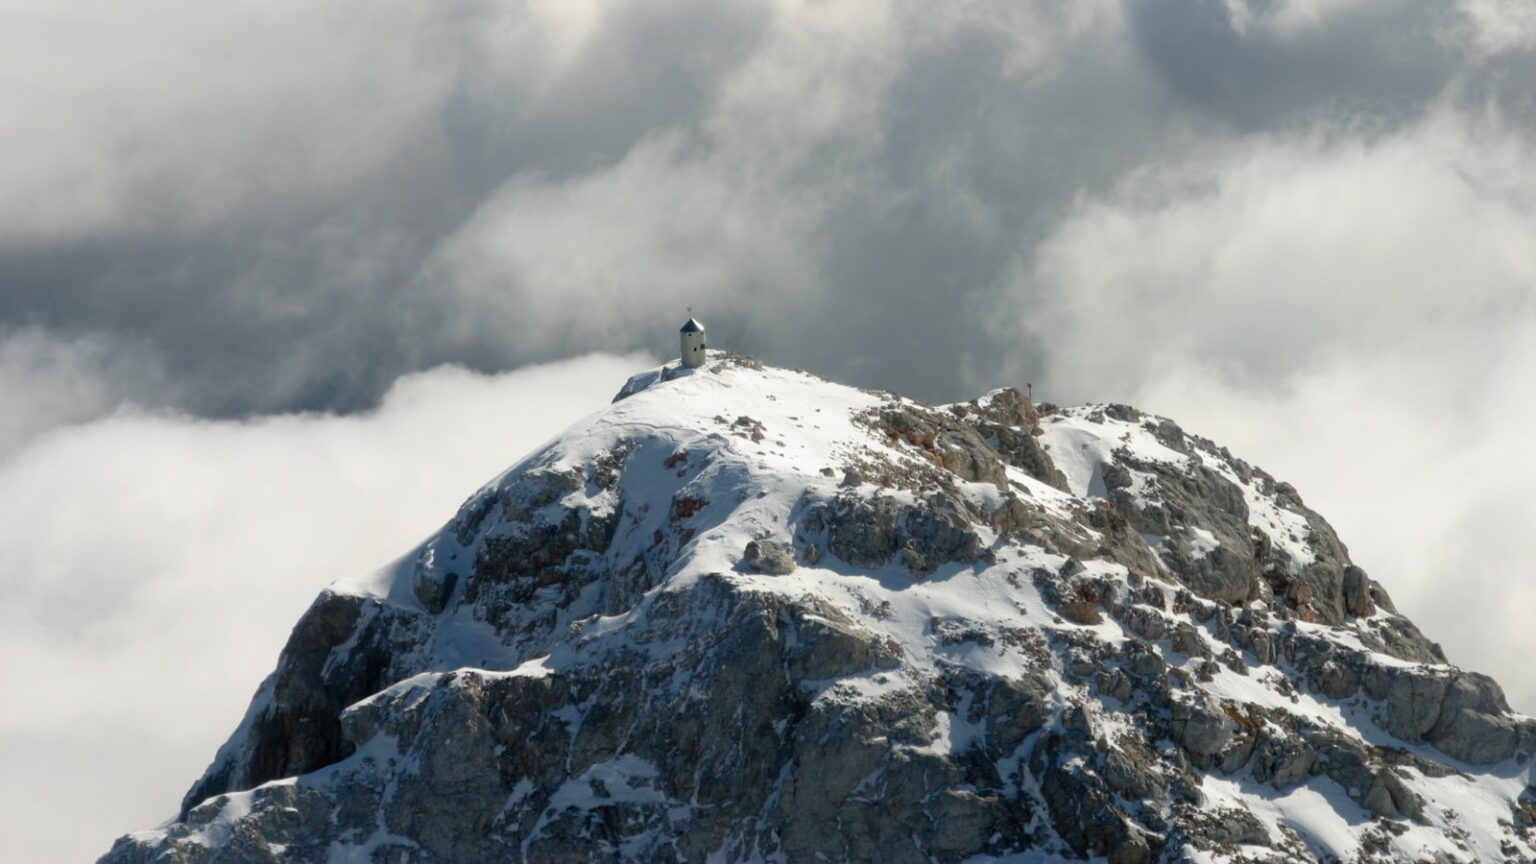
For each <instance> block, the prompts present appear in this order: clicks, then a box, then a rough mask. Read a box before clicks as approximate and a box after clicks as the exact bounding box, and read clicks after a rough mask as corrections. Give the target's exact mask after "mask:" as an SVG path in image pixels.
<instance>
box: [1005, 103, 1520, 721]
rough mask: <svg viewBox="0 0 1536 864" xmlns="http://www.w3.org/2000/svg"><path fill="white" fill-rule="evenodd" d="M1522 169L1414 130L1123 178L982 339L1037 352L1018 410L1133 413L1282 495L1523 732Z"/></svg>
mask: <svg viewBox="0 0 1536 864" xmlns="http://www.w3.org/2000/svg"><path fill="white" fill-rule="evenodd" d="M1533 157H1536V148H1533V146H1532V144H1531V142H1530V141H1528V140H1526V139H1525V138H1524V137H1523V136H1521V135H1519V134H1518V133H1516V132H1512V131H1511V130H1510V129H1508V128H1507V127H1506V126H1505V125H1503V124H1502V123H1500V122H1498V121H1497V120H1490V119H1487V118H1474V117H1468V116H1465V115H1462V114H1458V113H1455V112H1438V113H1436V114H1434V115H1431V116H1430V117H1428V118H1426V119H1425V120H1424V121H1423V122H1421V123H1420V124H1418V125H1416V126H1414V127H1412V128H1408V129H1405V130H1403V131H1401V132H1398V133H1394V134H1390V135H1385V136H1381V137H1379V138H1375V139H1371V140H1361V139H1358V138H1355V137H1350V136H1338V135H1332V134H1319V133H1306V134H1296V135H1288V136H1267V137H1265V138H1262V139H1253V140H1247V141H1244V142H1242V143H1241V144H1237V145H1233V146H1217V147H1212V148H1206V149H1205V150H1202V151H1200V152H1198V153H1196V154H1193V155H1192V156H1191V157H1190V158H1188V159H1187V160H1178V161H1175V162H1172V163H1169V164H1166V165H1158V166H1148V167H1147V168H1146V169H1144V170H1143V171H1141V172H1138V173H1137V174H1136V175H1135V176H1134V177H1132V178H1130V179H1129V180H1128V181H1127V182H1126V183H1125V184H1124V185H1123V186H1122V187H1121V188H1119V189H1118V190H1116V191H1115V192H1114V193H1113V194H1111V195H1108V196H1106V197H1104V198H1102V199H1097V200H1092V201H1084V202H1082V203H1081V204H1080V206H1079V207H1078V208H1077V210H1076V212H1075V213H1074V214H1073V215H1072V216H1071V217H1070V218H1068V219H1066V220H1064V221H1063V222H1062V223H1061V224H1060V225H1059V226H1058V229H1057V231H1056V232H1055V233H1054V234H1053V235H1052V236H1051V237H1050V238H1049V239H1048V240H1047V241H1046V242H1045V243H1044V244H1043V245H1042V248H1041V253H1040V254H1039V255H1038V256H1037V257H1036V258H1034V259H1033V260H1031V261H1029V262H1028V263H1022V264H1021V265H1020V268H1019V270H1018V271H1017V272H1016V273H1015V276H1014V283H1013V287H1012V289H1011V290H1007V291H1005V292H1003V294H1002V296H1001V299H1000V303H1001V304H1004V305H1006V306H1007V307H1008V308H1010V309H1011V310H1012V312H1013V314H1012V316H1010V317H1009V318H1007V319H1006V320H1005V323H1004V325H1003V326H1004V327H1006V328H1007V329H1010V330H1013V331H1015V332H1018V331H1023V332H1026V333H1030V334H1032V335H1033V336H1034V337H1035V338H1036V339H1038V340H1041V341H1048V342H1050V343H1051V344H1053V345H1054V346H1055V350H1054V351H1053V352H1052V353H1051V355H1050V358H1049V359H1050V366H1049V369H1048V375H1047V380H1046V386H1045V387H1043V388H1041V390H1040V391H1037V392H1044V393H1047V394H1051V393H1057V394H1060V395H1059V396H1058V397H1057V398H1059V399H1063V400H1065V401H1074V400H1078V399H1090V398H1091V399H1110V398H1113V399H1120V400H1125V401H1130V402H1134V403H1136V404H1139V405H1142V406H1143V407H1146V408H1148V409H1151V410H1156V411H1159V412H1161V413H1164V414H1167V415H1169V416H1172V417H1174V418H1176V419H1179V420H1180V421H1181V422H1183V423H1185V424H1186V425H1187V427H1188V428H1190V429H1192V430H1194V431H1197V432H1200V433H1202V434H1205V435H1208V436H1210V437H1213V438H1215V439H1217V440H1219V441H1221V442H1222V443H1223V444H1226V445H1228V446H1230V447H1231V448H1232V449H1233V450H1235V451H1237V452H1238V453H1239V454H1242V455H1244V456H1246V457H1248V458H1250V459H1252V460H1254V461H1256V462H1258V463H1259V464H1260V465H1261V466H1263V467H1265V468H1267V469H1268V470H1270V471H1271V472H1272V473H1275V474H1277V475H1278V476H1281V477H1283V478H1285V479H1288V480H1290V481H1292V482H1294V483H1295V484H1296V485H1297V486H1298V488H1300V489H1301V490H1302V493H1303V494H1304V495H1305V496H1306V497H1307V499H1308V500H1309V502H1310V503H1311V504H1312V505H1313V507H1314V508H1316V509H1318V510H1319V511H1320V512H1322V513H1323V514H1324V515H1325V516H1326V517H1328V518H1329V519H1330V520H1331V521H1333V523H1334V524H1335V526H1336V527H1337V528H1339V530H1340V534H1341V536H1342V537H1343V538H1344V539H1345V541H1346V542H1347V543H1349V544H1350V546H1351V548H1352V550H1353V552H1354V557H1355V559H1356V560H1357V561H1358V562H1360V563H1361V564H1362V565H1363V566H1365V567H1366V568H1367V569H1368V570H1370V571H1371V572H1372V573H1373V574H1374V575H1375V576H1376V578H1377V579H1379V580H1381V581H1382V582H1383V583H1384V584H1385V585H1386V586H1387V588H1388V589H1389V590H1390V591H1391V592H1392V593H1394V595H1395V596H1396V597H1397V599H1398V600H1399V601H1400V606H1401V607H1402V608H1403V611H1404V612H1406V613H1407V614H1408V615H1409V616H1410V617H1411V618H1413V619H1414V620H1415V621H1416V622H1417V623H1418V624H1419V625H1420V626H1421V627H1423V628H1424V629H1425V631H1426V632H1428V633H1429V634H1430V635H1431V636H1432V637H1433V638H1437V639H1442V640H1444V642H1445V643H1446V647H1447V650H1448V652H1449V654H1450V656H1451V657H1452V659H1453V660H1455V661H1457V662H1459V663H1461V664H1463V665H1466V666H1470V667H1472V668H1476V669H1480V670H1482V671H1486V672H1489V673H1492V674H1494V676H1495V677H1496V678H1498V679H1499V680H1500V681H1502V682H1503V684H1504V685H1505V687H1506V688H1507V689H1508V691H1509V693H1510V696H1511V698H1512V699H1513V700H1514V702H1515V703H1516V704H1517V705H1519V706H1520V707H1522V708H1524V709H1525V710H1527V711H1531V710H1536V681H1533V680H1531V678H1530V676H1529V674H1528V669H1527V668H1526V663H1525V660H1524V658H1526V657H1528V656H1530V653H1531V652H1532V651H1536V633H1533V632H1532V631H1531V629H1530V627H1529V626H1528V621H1527V620H1526V619H1527V618H1528V617H1529V614H1528V612H1529V610H1530V609H1531V608H1536V605H1533V604H1536V578H1533V571H1532V570H1531V569H1530V568H1529V567H1526V566H1525V565H1524V564H1523V563H1522V562H1525V561H1529V560H1536V540H1533V539H1531V538H1530V537H1529V535H1528V532H1523V531H1521V530H1519V529H1518V528H1517V527H1516V523H1517V522H1518V520H1519V519H1520V518H1524V517H1527V516H1528V515H1529V512H1530V510H1529V507H1528V505H1523V504H1521V503H1519V502H1520V500H1521V497H1522V493H1521V491H1520V490H1522V489H1527V488H1530V487H1531V485H1532V484H1533V483H1536V460H1532V459H1531V458H1530V455H1529V454H1528V453H1526V452H1525V450H1526V448H1525V446H1524V445H1523V444H1522V443H1521V442H1522V441H1523V440H1524V438H1525V437H1526V436H1528V434H1529V430H1530V429H1531V428H1533V427H1536V406H1532V405H1531V404H1529V401H1528V400H1526V399H1524V398H1523V394H1524V392H1525V391H1528V390H1529V389H1530V384H1531V382H1532V381H1536V348H1533V347H1532V346H1536V294H1533V292H1532V287H1531V286H1532V285H1536V249H1533V248H1532V247H1531V244H1530V243H1529V238H1530V237H1532V236H1536V167H1533V166H1536V158H1533ZM1515 514H1521V515H1515Z"/></svg>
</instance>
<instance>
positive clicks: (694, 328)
mask: <svg viewBox="0 0 1536 864" xmlns="http://www.w3.org/2000/svg"><path fill="white" fill-rule="evenodd" d="M677 332H679V333H703V332H704V325H703V324H700V323H699V319H697V318H689V319H688V323H686V324H684V325H683V326H682V327H680V328H678V331H677Z"/></svg>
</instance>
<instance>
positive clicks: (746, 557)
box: [742, 540, 795, 576]
mask: <svg viewBox="0 0 1536 864" xmlns="http://www.w3.org/2000/svg"><path fill="white" fill-rule="evenodd" d="M742 560H743V561H745V562H746V565H747V566H748V567H750V568H752V569H753V570H756V571H757V572H759V573H767V574H769V575H772V576H784V575H786V574H789V573H793V572H795V549H794V547H793V546H790V545H789V544H788V543H776V542H774V541H772V540H753V541H751V542H749V543H747V548H746V549H745V550H744V551H743V552H742Z"/></svg>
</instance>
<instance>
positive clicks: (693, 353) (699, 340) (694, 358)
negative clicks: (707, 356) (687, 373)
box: [677, 316, 704, 368]
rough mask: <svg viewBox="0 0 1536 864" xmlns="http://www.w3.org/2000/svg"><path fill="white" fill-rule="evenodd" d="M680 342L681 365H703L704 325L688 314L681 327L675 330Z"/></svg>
mask: <svg viewBox="0 0 1536 864" xmlns="http://www.w3.org/2000/svg"><path fill="white" fill-rule="evenodd" d="M677 336H678V339H679V341H680V342H681V343H682V353H683V365H684V366H686V367H689V368H693V367H695V366H703V365H704V325H703V324H700V323H699V320H698V319H697V318H694V317H692V316H689V318H688V321H687V322H686V323H684V324H683V326H682V329H680V330H678V331H677Z"/></svg>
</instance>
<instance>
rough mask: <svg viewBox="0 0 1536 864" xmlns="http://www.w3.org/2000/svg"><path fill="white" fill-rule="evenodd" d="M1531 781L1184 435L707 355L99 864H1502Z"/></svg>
mask: <svg viewBox="0 0 1536 864" xmlns="http://www.w3.org/2000/svg"><path fill="white" fill-rule="evenodd" d="M1533 749H1536V721H1533V720H1532V719H1531V718H1528V717H1523V716H1520V715H1517V714H1514V713H1512V712H1511V711H1510V709H1509V706H1508V705H1507V704H1506V702H1505V700H1504V697H1503V694H1502V692H1501V691H1500V690H1499V688H1498V686H1497V685H1496V684H1495V683H1494V682H1493V681H1492V680H1490V679H1488V678H1486V677H1485V676H1481V675H1478V674H1475V673H1471V672H1466V671H1463V670H1460V669H1457V668H1455V667H1453V666H1450V665H1448V664H1447V663H1446V658H1445V657H1444V655H1443V654H1442V652H1441V651H1440V649H1439V647H1438V646H1436V645H1435V644H1434V643H1433V642H1431V641H1429V640H1428V639H1427V638H1425V637H1424V636H1423V634H1421V633H1420V632H1419V630H1418V629H1417V628H1416V627H1414V625H1413V624H1412V623H1411V622H1410V621H1408V620H1407V619H1406V618H1403V617H1402V616H1401V615H1399V614H1397V612H1396V611H1395V608H1394V607H1393V605H1392V603H1391V600H1390V598H1389V597H1388V596H1387V595H1386V592H1385V591H1384V590H1383V589H1382V587H1381V586H1380V585H1379V584H1377V583H1376V582H1375V581H1373V580H1372V579H1371V578H1370V577H1369V576H1367V575H1366V573H1365V572H1364V571H1363V570H1361V569H1360V568H1359V567H1358V566H1356V565H1355V564H1354V563H1353V562H1352V561H1351V560H1350V559H1349V555H1348V552H1347V550H1346V549H1345V547H1344V546H1343V544H1342V543H1341V542H1340V541H1339V539H1338V537H1337V536H1336V535H1335V533H1334V532H1333V530H1332V529H1331V528H1330V527H1329V526H1328V524H1327V523H1326V522H1325V521H1324V520H1323V519H1322V518H1321V517H1320V516H1318V515H1317V514H1316V513H1314V512H1312V511H1311V510H1309V509H1308V508H1307V507H1306V506H1305V505H1304V504H1303V503H1302V501H1301V498H1300V497H1299V495H1297V493H1296V491H1295V490H1294V489H1292V488H1291V487H1290V486H1288V485H1286V484H1284V483H1282V482H1278V481H1276V480H1274V479H1273V478H1271V477H1270V476H1269V475H1267V474H1265V473H1264V472H1262V471H1260V470H1259V469H1257V468H1254V467H1252V466H1250V465H1248V464H1247V463H1245V462H1243V461H1241V460H1239V459H1237V458H1236V457H1234V456H1232V455H1231V454H1230V453H1229V452H1227V451H1226V450H1225V449H1223V448H1220V447H1218V446H1217V445H1215V444H1214V443H1212V442H1210V441H1207V440H1205V439H1202V438H1199V437H1196V436H1192V435H1189V434H1187V433H1185V432H1184V431H1183V430H1181V429H1180V428H1179V427H1178V426H1176V425H1174V424H1173V423H1172V422H1170V421H1168V420H1165V419H1162V418H1158V417H1153V416H1150V415H1145V414H1142V413H1141V412H1139V411H1136V410H1135V409H1132V408H1129V407H1126V406H1119V405H1102V406H1087V407H1083V408H1072V409H1051V410H1049V411H1044V412H1043V411H1041V410H1040V409H1037V408H1036V406H1034V405H1032V404H1031V403H1030V402H1029V400H1028V399H1027V398H1026V397H1025V396H1024V395H1023V394H1021V393H1020V392H1019V391H1017V390H1002V391H997V392H994V393H992V394H989V395H987V396H985V397H982V398H981V399H978V400H975V401H973V402H970V403H965V404H958V405H951V406H944V407H940V408H933V407H928V406H923V405H920V404H917V403H914V402H912V401H910V400H905V399H902V398H900V397H896V396H893V395H891V394H881V393H868V392H863V391H858V390H854V389H852V388H847V387H842V386H839V385H836V384H831V383H828V382H825V381H821V380H819V379H815V378H813V377H812V376H808V375H805V374H801V373H791V372H786V371H782V370H776V369H771V368H764V367H762V366H761V364H757V363H755V361H751V360H749V359H747V358H742V357H737V356H726V357H723V358H721V359H720V360H718V362H715V363H713V364H712V365H709V366H707V367H704V368H700V369H696V370H680V369H676V368H667V369H663V370H656V371H653V372H650V373H646V374H644V375H641V376H636V378H635V379H633V380H632V381H631V382H630V383H629V384H628V385H626V386H625V388H624V390H623V391H622V392H621V393H620V396H619V398H618V399H616V400H615V403H614V404H613V405H612V406H611V407H610V408H609V409H608V410H607V411H606V412H604V413H602V414H599V415H597V416H595V417H594V418H591V419H589V420H587V421H584V423H582V424H580V425H578V426H577V427H574V428H573V429H571V430H570V431H569V432H568V433H566V434H565V435H564V436H562V437H561V438H559V439H557V440H556V441H555V442H553V443H552V444H550V445H549V446H548V447H546V448H545V449H543V450H541V451H539V452H537V453H535V454H533V455H531V456H529V457H528V458H527V459H525V460H524V461H523V462H522V463H520V464H518V465H517V466H515V467H514V468H513V469H511V470H510V471H509V472H507V473H506V474H505V475H503V476H502V477H499V478H497V479H496V480H495V481H493V482H492V483H491V484H489V485H488V486H486V487H485V488H484V489H481V490H480V491H478V492H477V493H475V494H474V495H473V496H471V497H470V499H469V500H468V501H467V502H466V503H465V504H464V506H463V507H462V508H461V509H460V511H459V512H458V514H457V515H456V516H455V517H454V518H453V519H452V520H450V521H449V522H448V524H447V525H445V526H444V528H443V529H442V530H441V531H440V532H438V533H437V534H435V535H433V536H432V537H430V538H428V539H427V540H426V541H425V542H424V543H423V544H422V545H421V546H420V547H419V548H417V549H416V550H413V551H412V552H411V553H410V554H408V555H407V556H405V557H404V558H402V559H401V561H400V562H399V563H398V564H396V565H394V566H392V567H390V568H387V569H386V570H384V571H383V572H381V573H380V574H378V575H377V576H376V577H375V578H373V579H371V580H364V581H349V582H343V583H339V584H338V585H337V586H335V587H333V588H332V589H330V590H327V591H325V592H323V593H322V594H321V595H320V597H319V599H317V600H316V601H315V603H314V605H313V606H311V607H310V609H309V611H308V612H306V613H305V615H304V616H303V618H302V619H301V620H300V621H299V623H298V624H297V626H296V627H295V628H294V631H293V634H292V636H291V637H290V638H289V641H288V643H287V645H286V646H285V647H284V649H283V653H282V656H281V659H280V660H279V663H278V666H277V669H276V670H275V671H274V672H273V674H272V675H271V676H270V677H269V678H268V679H267V681H265V682H264V683H263V684H262V685H261V687H260V689H259V691H258V693H257V696H256V698H255V699H254V700H253V702H252V704H251V707H250V709H249V710H248V712H247V715H246V717H245V719H244V721H243V722H242V723H241V724H240V726H239V727H238V729H237V730H236V731H235V733H234V734H233V735H232V736H231V738H230V739H229V741H228V743H226V744H225V746H224V747H223V748H222V749H221V750H220V751H219V753H218V754H217V755H216V756H215V758H214V761H213V764H212V765H211V766H210V767H209V769H208V771H207V772H206V774H205V775H204V776H203V777H202V778H201V779H199V780H198V781H197V782H196V783H195V784H194V785H193V787H192V789H191V791H190V792H189V793H188V795H187V797H186V800H185V801H184V802H183V806H182V809H181V812H180V815H179V817H178V818H177V819H176V820H175V821H173V822H172V823H170V824H168V825H167V826H164V827H162V828H159V829H155V830H152V831H142V832H137V833H135V834H131V835H129V836H127V837H124V838H122V839H121V840H120V841H118V843H117V845H116V846H114V847H113V849H112V850H111V851H110V852H109V853H108V854H107V856H106V858H105V859H104V860H105V861H107V862H111V864H128V862H134V864H139V862H150V861H155V862H170V864H176V862H182V864H192V862H197V864H202V862H216V861H242V862H261V861H273V862H277V861H282V862H311V861H313V862H323V861H337V860H347V861H369V862H405V861H411V862H424V864H432V862H455V864H472V862H504V861H529V862H545V861H655V862H694V861H698V862H703V861H722V862H748V861H782V862H820V861H851V862H872V864H873V862H881V864H884V862H913V864H919V862H922V864H928V862H962V861H966V862H979V861H988V860H1063V859H1089V858H1092V859H1095V860H1108V861H1111V862H1117V864H1151V862H1157V861H1163V862H1173V861H1183V860H1192V859H1199V860H1204V861H1234V862H1235V861H1271V862H1281V861H1297V860H1319V861H1320V860H1341V861H1343V860H1348V861H1357V860H1358V861H1367V860H1369V861H1378V860H1400V861H1419V860H1436V861H1481V860H1500V861H1510V860H1512V861H1521V860H1532V859H1533V858H1536V776H1533V774H1532V771H1533V770H1536V767H1533V766H1536V762H1533V761H1532V760H1531V753H1532V751H1533ZM1013 856H1026V857H1022V858H1015V857H1013Z"/></svg>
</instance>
